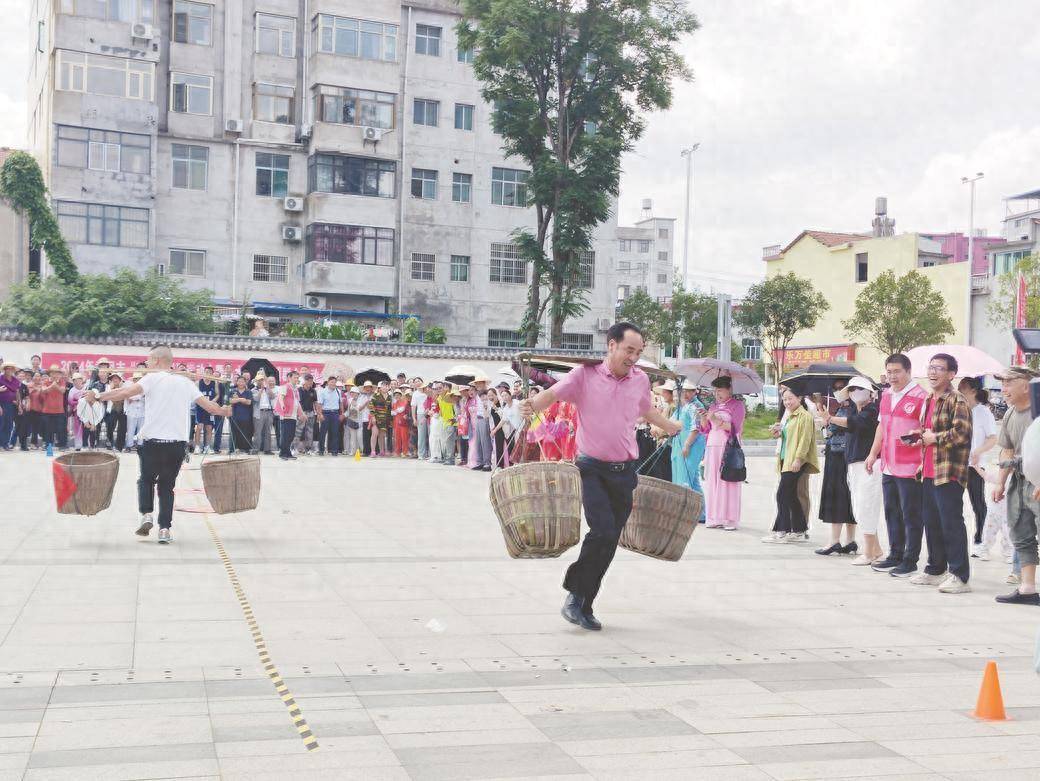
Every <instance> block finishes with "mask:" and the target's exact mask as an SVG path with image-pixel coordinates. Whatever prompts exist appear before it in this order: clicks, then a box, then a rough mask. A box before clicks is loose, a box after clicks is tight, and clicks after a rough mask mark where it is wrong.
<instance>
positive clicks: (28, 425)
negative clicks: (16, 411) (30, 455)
mask: <svg viewBox="0 0 1040 781" xmlns="http://www.w3.org/2000/svg"><path fill="white" fill-rule="evenodd" d="M14 428H15V432H16V433H17V435H18V446H19V447H20V448H21V449H22V450H28V449H29V434H31V433H32V418H30V417H29V413H28V412H23V413H22V414H21V415H19V416H18V417H16V418H15V419H14Z"/></svg>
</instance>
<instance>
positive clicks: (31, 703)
mask: <svg viewBox="0 0 1040 781" xmlns="http://www.w3.org/2000/svg"><path fill="white" fill-rule="evenodd" d="M50 698H51V687H50V686H30V687H26V688H24V689H23V688H19V687H15V686H7V687H3V688H0V710H5V711H6V710H11V709H17V710H23V709H38V708H43V707H46V705H47V703H48V701H49V700H50Z"/></svg>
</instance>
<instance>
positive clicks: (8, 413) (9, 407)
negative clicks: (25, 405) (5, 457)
mask: <svg viewBox="0 0 1040 781" xmlns="http://www.w3.org/2000/svg"><path fill="white" fill-rule="evenodd" d="M0 410H3V413H4V414H3V415H0V447H11V445H12V444H13V443H14V416H15V414H16V413H17V412H18V405H16V404H15V403H14V402H13V401H3V402H0Z"/></svg>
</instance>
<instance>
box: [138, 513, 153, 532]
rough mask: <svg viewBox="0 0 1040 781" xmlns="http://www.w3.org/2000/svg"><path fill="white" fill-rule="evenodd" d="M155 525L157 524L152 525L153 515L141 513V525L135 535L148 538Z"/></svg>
mask: <svg viewBox="0 0 1040 781" xmlns="http://www.w3.org/2000/svg"><path fill="white" fill-rule="evenodd" d="M154 525H155V524H153V523H152V514H151V513H141V525H140V526H138V527H137V531H135V532H134V534H136V535H137V536H138V537H147V536H148V533H149V532H151V530H152V526H154Z"/></svg>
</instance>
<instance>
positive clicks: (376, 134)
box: [361, 127, 383, 144]
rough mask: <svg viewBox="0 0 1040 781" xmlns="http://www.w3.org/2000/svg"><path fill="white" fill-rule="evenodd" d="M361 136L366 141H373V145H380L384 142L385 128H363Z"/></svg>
mask: <svg viewBox="0 0 1040 781" xmlns="http://www.w3.org/2000/svg"><path fill="white" fill-rule="evenodd" d="M361 135H362V137H363V138H364V139H365V141H371V142H372V143H373V144H378V143H379V142H380V141H382V140H383V128H381V127H363V128H361Z"/></svg>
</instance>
